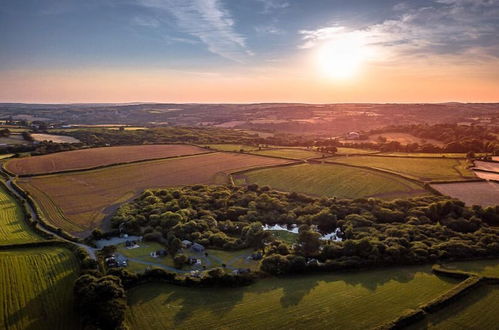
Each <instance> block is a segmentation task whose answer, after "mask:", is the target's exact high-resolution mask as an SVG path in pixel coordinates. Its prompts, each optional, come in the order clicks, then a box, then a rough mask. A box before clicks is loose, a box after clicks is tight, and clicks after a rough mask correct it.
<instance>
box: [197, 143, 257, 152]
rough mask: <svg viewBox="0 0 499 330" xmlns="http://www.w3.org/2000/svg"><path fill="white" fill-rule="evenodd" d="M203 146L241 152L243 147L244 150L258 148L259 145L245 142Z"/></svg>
mask: <svg viewBox="0 0 499 330" xmlns="http://www.w3.org/2000/svg"><path fill="white" fill-rule="evenodd" d="M203 146H207V147H210V148H211V149H215V150H220V151H236V152H239V151H240V150H241V149H242V150H244V151H253V150H258V147H255V146H248V145H244V144H205V145H203Z"/></svg>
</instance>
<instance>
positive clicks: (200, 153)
mask: <svg viewBox="0 0 499 330" xmlns="http://www.w3.org/2000/svg"><path fill="white" fill-rule="evenodd" d="M196 147H197V146H196ZM110 148H111V147H110ZM89 149H94V148H89ZM216 152H218V151H206V152H198V153H195V154H188V155H177V156H168V157H158V158H150V159H141V160H133V161H129V162H120V163H113V164H108V165H99V166H94V167H87V168H81V169H71V170H62V171H55V172H44V173H31V174H15V173H12V172H11V171H9V170H8V169H7V168H6V166H5V165H6V164H7V162H4V163H2V170H4V171H5V172H6V173H7V174H9V175H10V176H15V177H19V178H30V177H36V176H45V175H53V174H54V175H56V174H67V173H75V172H86V171H93V170H100V169H103V168H107V167H113V166H121V165H130V164H136V163H143V162H148V161H157V160H167V159H175V158H182V157H188V156H199V155H206V154H212V153H216ZM35 157H36V156H35Z"/></svg>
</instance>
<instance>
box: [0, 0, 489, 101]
mask: <svg viewBox="0 0 499 330" xmlns="http://www.w3.org/2000/svg"><path fill="white" fill-rule="evenodd" d="M0 4H1V6H0V102H41V103H65V102H139V101H147V102H225V103H230V102H311V103H332V102H447V101H462V102H497V101H499V0H433V1H431V0H428V1H414V0H412V1H406V2H401V1H390V0H376V1H374V0H351V1H335V0H330V1H325V0H323V1H316V0H300V1H298V0H193V1H188V0H121V1H118V0H100V1H97V0H85V1H82V0H43V1H39V0H1V1H0Z"/></svg>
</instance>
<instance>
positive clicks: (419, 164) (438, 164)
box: [331, 156, 475, 180]
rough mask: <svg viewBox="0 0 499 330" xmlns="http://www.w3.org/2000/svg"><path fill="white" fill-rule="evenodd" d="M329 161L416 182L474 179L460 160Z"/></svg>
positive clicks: (372, 158) (370, 158)
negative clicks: (374, 169)
mask: <svg viewBox="0 0 499 330" xmlns="http://www.w3.org/2000/svg"><path fill="white" fill-rule="evenodd" d="M331 161H334V162H338V163H342V164H350V165H360V166H367V167H372V168H377V169H383V170H388V171H392V172H396V173H399V174H402V175H405V176H407V177H410V178H414V179H418V180H465V179H472V178H475V175H474V174H473V172H472V171H471V170H469V169H467V168H466V166H467V163H466V161H465V160H461V159H443V158H442V159H434V158H427V159H424V158H410V157H407V158H402V157H400V158H399V157H377V156H355V157H338V158H334V159H331Z"/></svg>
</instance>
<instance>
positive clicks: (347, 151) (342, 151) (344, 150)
mask: <svg viewBox="0 0 499 330" xmlns="http://www.w3.org/2000/svg"><path fill="white" fill-rule="evenodd" d="M377 152H378V151H376V150H368V149H357V148H343V147H338V151H337V152H336V154H338V155H353V154H372V153H377Z"/></svg>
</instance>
